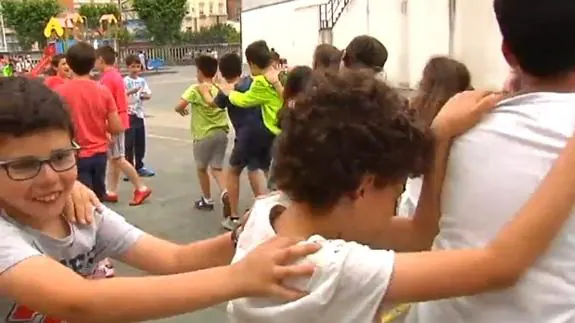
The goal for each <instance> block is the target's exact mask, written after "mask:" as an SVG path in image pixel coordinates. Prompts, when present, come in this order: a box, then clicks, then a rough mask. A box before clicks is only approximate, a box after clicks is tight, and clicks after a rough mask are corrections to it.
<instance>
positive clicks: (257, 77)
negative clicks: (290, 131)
mask: <svg viewBox="0 0 575 323" xmlns="http://www.w3.org/2000/svg"><path fill="white" fill-rule="evenodd" d="M245 54H246V59H247V61H248V65H249V67H250V71H251V73H252V75H253V82H252V85H251V86H250V88H249V90H247V91H246V92H238V91H234V90H233V88H234V84H220V85H218V86H219V87H220V90H221V91H222V92H223V93H224V94H225V95H227V96H228V97H229V99H230V102H231V103H232V104H234V105H236V106H238V107H241V108H251V109H254V107H258V106H261V109H262V118H263V120H264V124H265V126H266V128H267V129H268V130H269V131H270V132H271V133H272V134H273V135H276V136H277V135H278V134H279V133H280V128H279V124H278V112H279V110H280V109H281V108H282V107H283V98H282V95H281V93H282V92H283V85H282V83H281V82H280V80H279V75H278V74H279V71H278V70H277V69H275V68H274V67H273V64H272V63H273V57H272V52H271V51H270V49H269V47H268V45H267V43H266V42H265V41H263V40H258V41H255V42H253V43H251V44H250V45H249V46H248V47H247V48H246V53H245ZM256 109H257V108H256Z"/></svg>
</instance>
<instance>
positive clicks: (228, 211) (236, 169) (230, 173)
mask: <svg viewBox="0 0 575 323" xmlns="http://www.w3.org/2000/svg"><path fill="white" fill-rule="evenodd" d="M245 134H246V132H244V131H242V130H241V129H240V130H239V131H237V132H236V140H235V142H234V148H233V149H232V154H231V155H230V166H229V167H228V170H227V172H226V190H227V201H222V202H223V204H224V212H223V217H224V218H228V217H232V218H237V217H238V215H239V199H240V175H241V173H242V171H243V169H244V168H245V167H246V165H247V164H248V154H249V147H250V145H249V144H250V143H249V142H248V139H249V138H246V135H245ZM226 202H227V203H226ZM227 205H229V207H226V206H227Z"/></svg>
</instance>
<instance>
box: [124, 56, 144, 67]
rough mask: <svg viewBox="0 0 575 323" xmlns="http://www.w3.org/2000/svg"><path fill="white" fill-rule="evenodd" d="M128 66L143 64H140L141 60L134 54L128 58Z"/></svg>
mask: <svg viewBox="0 0 575 323" xmlns="http://www.w3.org/2000/svg"><path fill="white" fill-rule="evenodd" d="M125 61H126V66H130V65H132V64H136V63H137V64H141V63H142V62H140V58H139V57H138V56H136V55H134V54H130V55H128V56H126V60H125Z"/></svg>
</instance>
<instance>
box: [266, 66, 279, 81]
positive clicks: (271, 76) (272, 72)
mask: <svg viewBox="0 0 575 323" xmlns="http://www.w3.org/2000/svg"><path fill="white" fill-rule="evenodd" d="M279 73H280V71H279V70H278V69H275V68H273V67H272V68H269V69H268V70H267V71H266V72H265V73H264V77H265V78H266V80H268V82H270V83H271V84H272V85H275V84H277V83H278V82H279Z"/></svg>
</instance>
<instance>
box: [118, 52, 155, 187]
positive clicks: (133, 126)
mask: <svg viewBox="0 0 575 323" xmlns="http://www.w3.org/2000/svg"><path fill="white" fill-rule="evenodd" d="M126 66H127V67H128V73H129V74H128V75H127V76H126V77H124V84H125V86H126V94H127V95H128V114H129V116H130V128H128V129H127V130H126V160H128V162H129V163H130V164H132V165H133V166H135V168H136V171H137V172H138V175H140V176H141V177H152V176H154V175H156V174H155V173H154V172H153V171H152V170H150V169H148V168H145V167H144V156H145V154H146V123H145V113H144V101H146V100H149V99H151V98H152V90H150V87H149V86H148V82H146V80H145V79H144V78H143V77H141V76H140V73H141V71H142V66H141V62H140V58H139V57H138V56H136V55H128V56H127V57H126Z"/></svg>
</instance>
